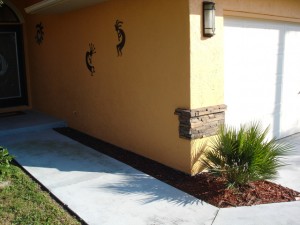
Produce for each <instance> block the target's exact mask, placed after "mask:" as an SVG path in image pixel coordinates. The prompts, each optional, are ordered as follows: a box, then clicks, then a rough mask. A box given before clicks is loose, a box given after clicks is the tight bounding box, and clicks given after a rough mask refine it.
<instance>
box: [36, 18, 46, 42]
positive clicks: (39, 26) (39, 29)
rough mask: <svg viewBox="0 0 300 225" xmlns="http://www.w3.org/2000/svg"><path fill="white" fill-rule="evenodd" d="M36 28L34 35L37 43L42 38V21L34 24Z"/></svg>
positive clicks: (41, 40)
mask: <svg viewBox="0 0 300 225" xmlns="http://www.w3.org/2000/svg"><path fill="white" fill-rule="evenodd" d="M35 28H36V35H35V41H36V43H38V44H39V45H40V44H42V42H43V40H44V27H43V24H42V23H39V24H37V25H36V26H35Z"/></svg>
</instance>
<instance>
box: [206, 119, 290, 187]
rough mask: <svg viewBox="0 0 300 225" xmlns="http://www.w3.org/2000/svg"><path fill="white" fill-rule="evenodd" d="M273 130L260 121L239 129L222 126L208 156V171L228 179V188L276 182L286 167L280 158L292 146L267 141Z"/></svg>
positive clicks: (273, 140) (207, 153) (272, 140)
mask: <svg viewBox="0 0 300 225" xmlns="http://www.w3.org/2000/svg"><path fill="white" fill-rule="evenodd" d="M268 132H269V128H266V129H262V126H261V124H260V123H258V122H254V123H251V124H249V125H242V126H241V127H240V128H239V129H236V128H233V127H227V126H225V125H223V126H221V127H220V129H219V132H218V135H217V136H216V137H215V139H214V140H213V141H212V144H211V151H208V152H206V153H205V157H204V159H203V163H204V164H205V165H206V166H207V168H208V170H209V171H210V172H212V173H214V174H216V175H218V176H222V177H224V178H226V180H227V181H228V186H234V187H238V186H241V185H245V184H247V183H249V182H251V181H256V180H264V179H273V178H275V177H276V174H277V169H278V168H279V167H280V166H282V165H283V164H282V163H281V161H280V159H281V158H282V156H284V155H286V154H287V153H288V152H289V151H290V150H291V148H292V147H291V146H290V145H288V144H285V143H278V142H277V141H276V140H275V139H271V140H269V141H267V140H266V137H267V134H268Z"/></svg>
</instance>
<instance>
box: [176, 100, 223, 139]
mask: <svg viewBox="0 0 300 225" xmlns="http://www.w3.org/2000/svg"><path fill="white" fill-rule="evenodd" d="M226 108H227V107H226V105H216V106H209V107H204V108H199V109H181V108H178V109H176V110H175V114H176V115H178V116H179V136H180V137H181V138H185V139H189V140H192V139H198V138H204V137H209V136H213V135H215V134H216V132H217V131H218V128H219V126H220V125H221V124H224V122H225V110H226Z"/></svg>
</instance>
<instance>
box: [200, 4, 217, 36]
mask: <svg viewBox="0 0 300 225" xmlns="http://www.w3.org/2000/svg"><path fill="white" fill-rule="evenodd" d="M215 10H216V8H215V3H214V2H208V1H205V2H203V36H204V37H212V36H214V35H215V29H216V28H215Z"/></svg>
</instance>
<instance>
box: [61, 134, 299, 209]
mask: <svg viewBox="0 0 300 225" xmlns="http://www.w3.org/2000/svg"><path fill="white" fill-rule="evenodd" d="M56 131H58V132H59V133H61V134H64V135H66V136H68V137H70V138H72V139H74V140H76V141H78V142H80V143H82V144H84V145H87V146H89V147H91V148H93V149H95V150H97V151H99V152H102V153H104V154H106V155H108V156H110V157H113V158H115V159H117V160H119V161H121V162H124V163H126V164H128V165H130V166H132V167H134V168H136V169H138V170H140V171H142V172H144V173H146V174H149V175H151V176H153V177H155V178H157V179H159V180H161V181H163V182H165V183H167V184H169V185H171V186H173V187H175V188H177V189H180V190H182V191H184V192H186V193H188V194H190V195H192V196H194V197H196V198H198V199H201V200H204V201H205V202H208V203H210V204H212V205H214V206H217V207H221V208H225V207H236V206H250V205H257V204H266V203H276V202H289V201H295V200H300V193H299V192H297V191H294V190H292V189H289V188H287V187H283V186H281V185H278V184H274V183H272V182H269V181H257V182H252V183H250V184H249V185H248V186H247V187H244V188H241V189H240V190H233V189H226V185H225V181H224V180H222V179H220V178H216V177H214V176H213V175H211V174H209V173H201V174H198V175H196V176H190V175H188V174H185V173H183V172H180V171H177V170H174V169H172V168H170V167H167V166H165V165H162V164H160V163H157V162H155V161H153V160H150V159H147V158H145V157H142V156H139V155H137V154H134V153H132V152H129V151H126V150H124V149H120V148H118V147H116V146H113V145H110V144H108V143H105V142H102V141H100V140H98V139H96V138H93V137H90V136H88V135H86V134H83V133H81V132H78V131H76V130H74V129H71V128H59V129H56Z"/></svg>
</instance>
